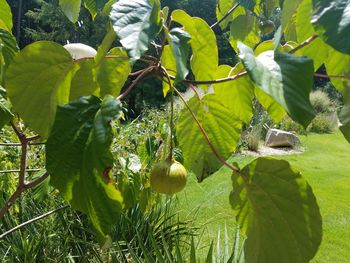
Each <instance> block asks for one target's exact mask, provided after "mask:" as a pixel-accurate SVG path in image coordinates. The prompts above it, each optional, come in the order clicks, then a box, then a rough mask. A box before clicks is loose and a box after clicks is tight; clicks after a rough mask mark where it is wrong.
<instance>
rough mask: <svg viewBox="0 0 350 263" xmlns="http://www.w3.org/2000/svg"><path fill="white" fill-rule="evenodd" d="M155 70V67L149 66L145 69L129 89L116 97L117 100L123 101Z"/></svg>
mask: <svg viewBox="0 0 350 263" xmlns="http://www.w3.org/2000/svg"><path fill="white" fill-rule="evenodd" d="M155 68H156V66H150V67H148V68H146V69H145V70H144V71H143V72H142V73H141V74H140V75H139V76H138V77H137V78H136V79H135V80H134V81H133V82H132V83H131V84H130V85H129V87H128V88H127V89H126V90H125V91H124V92H123V93H122V94H120V95H119V96H118V97H117V100H122V99H124V98H125V97H126V96H127V95H128V94H129V93H130V91H131V90H132V89H133V88H134V87H135V86H136V85H137V84H138V83H139V82H140V81H141V80H142V79H143V78H145V77H146V76H147V75H148V74H150V73H151V72H152V71H153V70H154V69H155Z"/></svg>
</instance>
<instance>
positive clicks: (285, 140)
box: [265, 129, 300, 147]
mask: <svg viewBox="0 0 350 263" xmlns="http://www.w3.org/2000/svg"><path fill="white" fill-rule="evenodd" d="M299 143H300V141H299V139H298V137H297V136H296V135H295V134H293V133H291V132H287V131H283V130H278V129H269V131H268V132H267V135H266V139H265V145H266V146H268V147H294V146H295V145H297V144H299Z"/></svg>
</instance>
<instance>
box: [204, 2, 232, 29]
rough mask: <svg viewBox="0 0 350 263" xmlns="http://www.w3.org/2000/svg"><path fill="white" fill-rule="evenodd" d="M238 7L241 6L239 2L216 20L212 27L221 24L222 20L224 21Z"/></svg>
mask: <svg viewBox="0 0 350 263" xmlns="http://www.w3.org/2000/svg"><path fill="white" fill-rule="evenodd" d="M237 7H239V3H237V4H236V5H234V6H233V7H232V8H231V9H230V10H228V12H227V13H226V14H225V15H224V16H223V17H222V18H221V19H220V20H218V21H216V22H215V23H214V24H213V25H211V26H210V28H214V27H216V26H217V25H219V24H220V23H221V22H222V21H224V20H225V19H226V18H227V17H228V16H229V15H231V14H232V13H233V12H234V11H235V10H236V9H237Z"/></svg>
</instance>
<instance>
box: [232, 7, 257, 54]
mask: <svg viewBox="0 0 350 263" xmlns="http://www.w3.org/2000/svg"><path fill="white" fill-rule="evenodd" d="M239 41H240V42H243V43H244V44H246V45H247V46H249V47H251V48H253V47H255V46H256V45H257V44H258V43H259V42H260V37H259V27H258V21H257V19H256V17H255V16H253V15H252V14H251V13H247V14H246V15H239V16H237V17H236V18H235V19H234V20H233V21H232V23H231V26H230V44H231V46H232V48H233V49H234V50H235V51H236V53H238V49H237V43H238V42H239Z"/></svg>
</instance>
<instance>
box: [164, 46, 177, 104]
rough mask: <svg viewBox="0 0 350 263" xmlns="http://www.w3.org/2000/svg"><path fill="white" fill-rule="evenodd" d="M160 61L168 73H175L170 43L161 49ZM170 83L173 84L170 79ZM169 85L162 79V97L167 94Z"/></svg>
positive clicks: (174, 61)
mask: <svg viewBox="0 0 350 263" xmlns="http://www.w3.org/2000/svg"><path fill="white" fill-rule="evenodd" d="M161 63H162V65H163V67H165V68H166V69H167V71H168V73H169V74H170V75H177V71H176V60H175V57H174V53H173V51H172V48H171V46H170V45H166V46H165V47H164V49H163V53H162V57H161ZM170 83H171V85H174V81H173V80H170ZM169 90H170V86H169V84H168V82H167V81H164V80H163V95H164V97H165V96H166V95H167V94H168V92H169Z"/></svg>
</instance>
